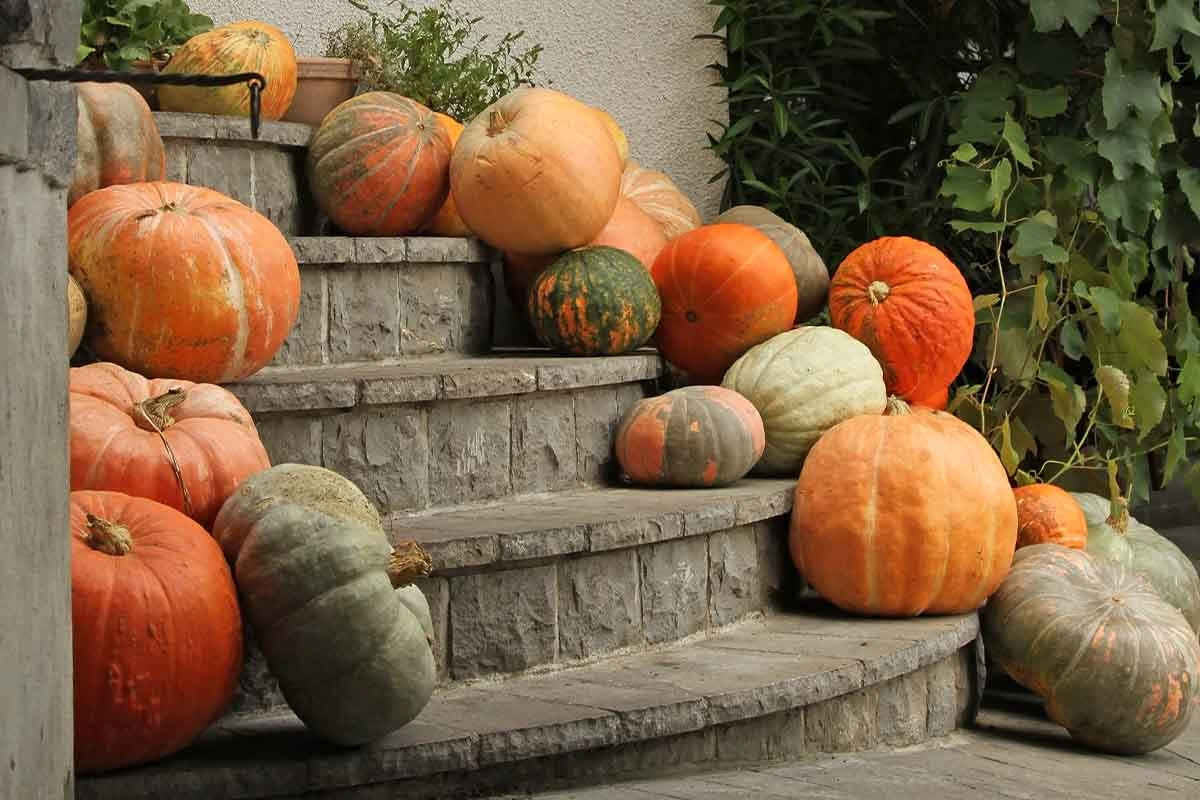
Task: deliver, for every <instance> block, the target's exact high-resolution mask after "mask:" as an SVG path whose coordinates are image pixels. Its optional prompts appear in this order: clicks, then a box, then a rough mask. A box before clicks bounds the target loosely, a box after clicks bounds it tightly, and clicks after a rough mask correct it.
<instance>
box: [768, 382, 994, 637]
mask: <svg viewBox="0 0 1200 800" xmlns="http://www.w3.org/2000/svg"><path fill="white" fill-rule="evenodd" d="M789 541H790V546H791V553H792V560H793V561H794V562H795V564H796V567H797V569H799V570H800V572H801V574H802V575H804V577H805V578H807V579H808V582H809V583H810V584H811V585H812V586H813V587H814V588H815V589H816V590H817V591H818V592H820V594H821V595H822V596H823V597H824V598H826V599H827V600H829V601H830V602H831V603H833V604H834V605H836V606H838V607H839V608H842V609H843V610H845V611H849V612H853V613H857V614H865V615H869V616H881V617H910V616H916V615H918V614H962V613H966V612H969V611H974V610H975V609H976V608H978V607H979V606H980V605H981V604H982V603H983V602H984V600H986V599H987V598H988V596H989V595H990V594H991V593H992V592H994V591H995V590H996V587H997V586H999V585H1000V581H1001V580H1003V579H1004V576H1005V574H1007V572H1008V568H1009V565H1010V564H1011V563H1012V557H1013V551H1014V549H1015V548H1016V543H1017V502H1016V500H1015V499H1014V498H1013V493H1012V489H1011V488H1010V487H1009V484H1008V475H1007V473H1006V472H1005V469H1004V466H1003V465H1002V464H1001V463H1000V459H999V457H998V456H997V455H996V452H995V451H994V450H993V449H992V446H991V445H990V444H989V443H988V441H987V440H986V439H984V438H983V436H981V435H980V434H979V432H978V431H976V430H975V429H974V428H972V427H971V426H970V425H968V424H966V423H965V422H963V421H962V420H960V419H958V418H957V417H954V416H952V415H950V414H946V413H945V412H942V411H929V410H924V409H912V410H911V411H910V410H909V409H908V408H907V406H905V404H904V403H903V402H902V401H899V400H895V399H893V400H892V401H890V403H889V409H888V413H887V414H885V415H882V416H881V415H876V414H867V415H862V416H858V417H853V418H851V419H848V420H846V421H845V422H842V423H839V424H838V425H836V426H834V427H833V428H832V429H831V430H830V431H828V432H827V433H826V434H825V435H824V436H822V437H821V438H820V439H819V440H818V441H817V443H816V444H815V445H813V447H812V449H811V450H810V451H809V452H808V457H807V458H806V459H805V461H804V467H803V469H801V471H800V480H799V481H798V482H797V483H796V499H795V505H794V509H793V511H792V522H791V533H790V539H789Z"/></svg>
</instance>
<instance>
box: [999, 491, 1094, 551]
mask: <svg viewBox="0 0 1200 800" xmlns="http://www.w3.org/2000/svg"><path fill="white" fill-rule="evenodd" d="M1013 496H1014V497H1016V498H1017V547H1018V548H1021V547H1028V546H1029V545H1034V544H1060V545H1062V546H1063V547H1071V548H1074V549H1075V550H1082V549H1084V548H1085V547H1087V541H1088V526H1087V517H1086V516H1084V513H1083V508H1081V507H1080V505H1079V503H1077V502H1075V498H1074V497H1071V495H1070V493H1069V492H1067V491H1066V490H1065V489H1060V488H1059V487H1057V486H1055V485H1054V484H1052V483H1034V484H1031V485H1029V486H1020V487H1018V488H1016V489H1014V490H1013Z"/></svg>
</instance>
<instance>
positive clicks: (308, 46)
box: [190, 0, 727, 220]
mask: <svg viewBox="0 0 1200 800" xmlns="http://www.w3.org/2000/svg"><path fill="white" fill-rule="evenodd" d="M374 1H375V7H376V8H384V7H385V5H386V0H374ZM429 2H430V0H419V2H418V4H425V3H429ZM458 3H459V5H460V7H462V8H464V9H466V10H469V11H472V12H474V13H476V14H478V15H480V16H482V17H484V19H485V22H484V23H483V27H484V28H485V30H489V31H495V32H505V31H515V30H524V31H525V32H526V36H527V37H528V39H529V41H530V42H536V43H540V44H542V45H543V46H544V47H545V52H544V53H543V54H542V56H541V59H540V61H539V66H540V68H541V73H542V76H543V77H544V78H548V79H549V80H550V81H552V82H553V83H552V85H553V86H554V88H557V89H560V90H562V91H565V92H568V93H570V94H573V95H575V96H576V97H578V98H579V99H581V100H583V101H585V102H588V103H594V104H597V105H600V106H603V107H604V108H606V109H608V110H609V111H610V112H611V113H612V114H613V116H615V117H616V118H617V120H618V121H619V122H620V123H621V125H622V127H624V128H625V130H626V132H627V134H628V135H629V139H630V142H631V149H632V154H633V157H634V158H635V159H637V160H638V161H640V162H641V163H643V164H644V165H646V166H650V167H655V168H657V169H662V170H664V171H666V172H667V173H668V174H670V175H671V176H672V178H674V179H675V181H676V183H678V184H679V186H680V188H682V189H683V190H684V191H685V192H687V193H688V195H689V196H690V197H691V198H692V199H693V201H694V202H695V203H696V205H697V207H698V208H699V209H700V212H701V214H702V215H703V216H704V217H705V219H706V220H708V219H709V218H711V217H712V216H714V215H715V214H716V213H717V206H718V203H719V202H720V196H721V184H720V183H719V182H718V183H713V184H710V183H709V182H708V181H709V178H711V177H712V176H713V175H715V174H716V173H718V172H719V171H720V168H721V163H720V161H719V160H718V159H716V158H715V157H714V156H713V155H712V153H711V152H709V151H708V149H707V138H706V136H705V133H706V131H708V130H712V129H713V127H714V126H713V125H712V123H711V120H724V119H726V116H727V111H726V105H725V94H724V92H723V91H722V90H720V89H716V88H712V87H711V84H712V83H713V80H714V74H713V73H712V72H711V71H709V70H707V69H705V66H706V65H707V64H710V63H712V62H714V61H717V60H723V56H722V53H721V48H720V46H719V44H717V43H715V42H712V41H707V40H706V41H695V40H694V39H693V38H692V37H693V36H695V35H696V34H701V33H709V32H710V31H711V30H712V23H713V20H714V19H715V17H716V10H715V9H713V7H711V6H709V5H707V4H706V3H705V2H704V0H458ZM190 5H191V6H192V7H193V8H194V9H196V10H197V11H202V12H203V13H206V14H209V15H210V16H212V17H213V19H214V20H216V21H217V22H218V23H222V22H229V21H232V20H235V19H262V20H266V21H268V22H272V23H274V24H276V25H279V26H280V27H282V28H283V30H284V31H285V32H286V33H287V34H288V35H289V36H290V37H292V40H293V42H294V43H295V44H296V46H297V50H298V52H300V53H301V54H304V55H321V54H322V53H323V47H324V42H323V40H322V38H321V34H322V33H323V32H325V31H328V30H330V29H332V28H334V27H336V26H337V25H339V24H340V23H342V22H344V21H346V20H348V19H352V18H354V15H356V14H359V13H360V12H358V11H357V10H356V9H354V8H353V7H352V6H350V5H349V4H348V3H345V2H344V0H257V2H254V1H253V0H191V2H190Z"/></svg>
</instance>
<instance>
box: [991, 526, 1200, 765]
mask: <svg viewBox="0 0 1200 800" xmlns="http://www.w3.org/2000/svg"><path fill="white" fill-rule="evenodd" d="M981 627H982V630H983V637H984V645H985V646H986V648H987V653H988V656H989V657H991V658H992V659H994V660H995V661H996V662H997V663H998V664H1000V666H1001V667H1002V668H1003V669H1004V671H1005V672H1007V673H1008V674H1009V675H1010V676H1012V678H1013V679H1014V680H1016V681H1017V682H1018V683H1020V684H1022V685H1023V686H1025V687H1027V688H1028V689H1030V690H1032V691H1033V692H1035V693H1036V694H1038V695H1040V696H1041V697H1042V699H1043V700H1044V701H1045V707H1046V713H1047V715H1049V717H1050V719H1052V720H1054V721H1055V722H1057V723H1058V724H1059V725H1062V726H1063V727H1064V728H1066V729H1067V731H1069V732H1070V734H1071V736H1072V738H1074V739H1075V740H1076V741H1079V742H1081V743H1083V744H1085V745H1087V746H1089V747H1093V748H1096V749H1099V750H1104V751H1108V752H1112V753H1119V754H1122V755H1135V754H1140V753H1148V752H1150V751H1152V750H1156V749H1158V748H1160V747H1163V746H1165V745H1167V744H1170V743H1171V742H1172V741H1173V740H1174V739H1175V738H1176V737H1178V736H1179V735H1180V734H1182V733H1183V732H1184V731H1185V730H1186V729H1187V727H1188V724H1189V722H1190V721H1191V718H1192V715H1193V713H1194V712H1195V708H1196V706H1197V700H1198V699H1200V641H1198V640H1197V639H1196V634H1195V632H1194V631H1193V630H1192V628H1191V627H1190V626H1189V625H1188V623H1187V621H1186V620H1185V619H1184V618H1183V615H1182V614H1180V613H1179V610H1178V609H1176V608H1174V607H1172V606H1171V605H1170V604H1169V603H1167V602H1165V601H1163V600H1162V599H1161V598H1160V597H1159V596H1158V595H1157V594H1156V593H1155V592H1154V590H1153V589H1152V588H1151V587H1150V585H1149V584H1148V583H1147V582H1146V581H1145V580H1144V579H1143V578H1141V577H1140V576H1138V575H1136V574H1135V573H1134V572H1133V571H1132V570H1130V569H1128V568H1127V567H1125V566H1124V565H1122V564H1120V563H1118V562H1116V561H1112V560H1110V559H1105V558H1099V557H1096V556H1093V555H1091V554H1089V553H1087V552H1084V551H1081V550H1075V549H1072V548H1068V547H1062V546H1061V545H1056V544H1038V545H1033V546H1030V547H1025V548H1022V549H1021V550H1019V551H1017V554H1016V557H1015V558H1014V559H1013V566H1012V570H1011V571H1010V572H1009V574H1008V576H1007V577H1006V578H1005V579H1004V582H1003V583H1002V584H1001V585H1000V588H999V590H998V591H997V592H996V593H995V594H994V595H993V596H992V598H991V599H990V600H989V601H988V604H987V606H986V607H985V608H984V609H983V613H982V615H981Z"/></svg>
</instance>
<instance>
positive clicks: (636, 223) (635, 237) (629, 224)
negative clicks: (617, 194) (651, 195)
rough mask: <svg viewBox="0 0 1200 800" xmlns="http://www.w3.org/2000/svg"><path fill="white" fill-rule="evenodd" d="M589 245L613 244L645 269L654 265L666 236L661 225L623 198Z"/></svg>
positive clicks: (618, 201) (612, 245)
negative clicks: (639, 262)
mask: <svg viewBox="0 0 1200 800" xmlns="http://www.w3.org/2000/svg"><path fill="white" fill-rule="evenodd" d="M588 246H589V247H600V246H607V247H616V248H617V249H619V250H624V251H625V252H627V253H629V254H631V255H632V256H634V258H636V259H637V260H638V261H641V262H642V263H643V264H644V265H645V266H646V269H652V268H653V267H654V259H656V258H658V254H659V253H661V252H662V249H663V248H664V247H666V246H667V236H666V234H664V233H663V229H662V226H661V225H659V224H658V223H657V222H655V221H654V220H652V219H650V216H649V215H648V214H646V212H644V211H642V210H641V209H640V208H638V206H637V204H636V203H634V202H633V201H632V200H630V199H628V198H625V197H622V198H620V199H619V200H617V207H616V209H615V210H614V211H613V215H612V217H611V218H610V219H609V220H608V224H607V225H605V226H604V230H602V231H600V233H599V235H598V236H596V238H595V239H593V240H592V241H591V242H589V243H588Z"/></svg>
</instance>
